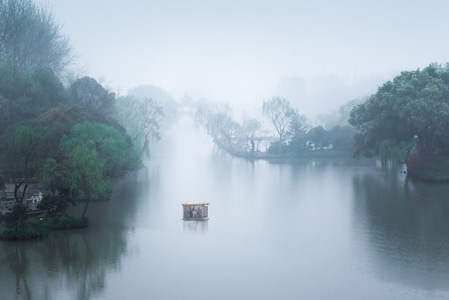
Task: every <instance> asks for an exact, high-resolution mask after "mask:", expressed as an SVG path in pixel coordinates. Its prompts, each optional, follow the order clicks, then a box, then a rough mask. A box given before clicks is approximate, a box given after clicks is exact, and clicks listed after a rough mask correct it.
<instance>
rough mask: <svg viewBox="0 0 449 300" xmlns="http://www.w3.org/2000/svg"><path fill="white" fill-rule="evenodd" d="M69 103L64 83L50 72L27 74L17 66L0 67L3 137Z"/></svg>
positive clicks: (38, 69) (0, 104)
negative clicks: (55, 107)
mask: <svg viewBox="0 0 449 300" xmlns="http://www.w3.org/2000/svg"><path fill="white" fill-rule="evenodd" d="M66 100H67V96H66V92H65V89H64V87H63V85H62V83H61V82H60V81H59V79H58V78H57V77H56V76H55V74H54V73H53V72H52V71H51V70H50V69H48V68H47V69H43V68H37V69H35V70H33V71H32V72H27V71H23V70H20V69H18V68H17V66H14V65H3V66H0V135H2V134H6V135H8V134H9V133H11V132H13V131H14V127H15V126H17V124H24V123H29V122H30V121H32V120H33V119H35V118H37V117H39V116H40V115H41V114H42V113H44V112H45V111H46V110H48V109H50V108H52V107H54V106H57V105H60V104H64V103H66ZM3 138H4V137H3Z"/></svg>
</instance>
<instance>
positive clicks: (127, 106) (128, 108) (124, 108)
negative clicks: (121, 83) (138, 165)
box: [117, 96, 164, 158]
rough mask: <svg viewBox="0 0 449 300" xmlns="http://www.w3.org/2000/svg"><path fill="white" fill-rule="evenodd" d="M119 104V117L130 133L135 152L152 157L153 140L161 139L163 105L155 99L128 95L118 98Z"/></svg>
mask: <svg viewBox="0 0 449 300" xmlns="http://www.w3.org/2000/svg"><path fill="white" fill-rule="evenodd" d="M117 106H118V109H117V110H118V115H117V118H118V120H119V122H120V123H121V124H123V126H124V127H125V128H126V130H127V132H128V134H129V135H130V137H131V140H132V144H133V145H134V152H136V153H138V154H139V155H140V156H144V155H145V156H146V157H147V158H150V143H151V141H152V140H159V139H160V125H161V122H162V120H163V119H164V110H163V107H162V105H161V104H160V103H159V102H157V101H155V100H153V99H149V98H137V97H134V96H127V97H120V98H118V99H117Z"/></svg>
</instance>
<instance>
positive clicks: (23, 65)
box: [0, 0, 73, 74]
mask: <svg viewBox="0 0 449 300" xmlns="http://www.w3.org/2000/svg"><path fill="white" fill-rule="evenodd" d="M72 60H73V55H72V50H71V47H70V45H69V41H68V39H67V38H66V37H65V36H64V35H62V34H61V27H60V26H59V25H58V23H57V22H56V21H55V18H54V16H53V14H52V13H51V12H50V11H49V10H47V9H45V8H44V7H42V6H38V5H36V4H34V3H33V2H32V1H31V0H0V64H6V63H8V62H14V63H15V64H17V65H18V66H19V68H20V69H23V70H27V71H32V70H34V69H35V68H37V67H47V68H50V69H51V70H52V71H53V72H55V73H56V74H62V73H63V71H64V70H65V68H66V67H67V66H68V65H69V64H70V63H71V62H72Z"/></svg>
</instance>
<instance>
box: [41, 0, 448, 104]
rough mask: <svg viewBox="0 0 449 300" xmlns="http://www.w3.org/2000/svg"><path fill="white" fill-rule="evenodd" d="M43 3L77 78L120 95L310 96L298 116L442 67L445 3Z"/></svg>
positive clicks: (170, 0)
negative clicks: (74, 59)
mask: <svg viewBox="0 0 449 300" xmlns="http://www.w3.org/2000/svg"><path fill="white" fill-rule="evenodd" d="M41 2H43V3H46V4H47V5H48V6H49V7H50V9H52V10H53V12H54V14H55V17H56V19H57V20H58V21H59V22H60V23H61V25H62V26H63V32H64V34H66V35H67V36H68V37H69V38H70V40H71V42H72V45H73V47H74V49H75V51H76V53H77V54H78V55H79V59H78V63H79V64H80V65H83V66H85V72H84V74H85V75H89V76H92V77H94V78H96V79H98V80H100V81H101V82H102V84H104V85H106V86H107V87H108V88H109V89H112V90H113V91H115V92H119V93H120V94H126V91H127V90H128V89H130V88H132V87H135V86H137V85H141V84H152V85H156V86H159V87H162V88H164V89H166V90H167V91H168V92H170V93H171V94H172V95H173V96H175V97H177V98H179V97H181V96H183V95H184V94H189V95H191V96H193V97H205V98H207V99H210V100H216V101H230V102H231V103H243V102H247V101H258V102H262V101H263V100H265V99H267V98H268V97H271V96H276V95H277V94H279V95H281V96H286V97H289V95H290V97H292V98H294V97H308V98H310V99H301V100H300V101H303V102H301V103H302V104H303V105H304V107H305V104H306V103H309V104H310V105H311V106H313V103H312V102H314V101H315V102H319V101H321V102H323V101H324V99H328V98H327V97H332V94H336V95H337V96H335V97H336V98H338V97H341V98H345V97H357V96H361V95H360V94H363V93H367V92H375V90H376V88H377V86H378V85H380V84H381V82H383V81H382V80H386V79H391V78H393V77H394V76H395V75H397V74H398V73H399V72H400V71H402V70H414V69H417V68H423V67H425V66H426V65H428V64H430V63H432V62H437V63H441V64H445V63H446V62H449V39H448V30H449V18H448V17H447V12H448V11H449V1H443V0H441V1H435V0H426V1H413V0H408V1H402V0H400V1H394V0H390V1H384V0H375V1H371V0H370V1H351V0H340V1H299V0H296V1H288V0H277V1H271V0H270V1H260V0H258V1H255V0H254V1H244V0H238V1H236V0H226V1H213V0H209V1H206V0H203V1H201V0H190V1H183V0H163V1H153V0H148V1H144V0H141V1H139V0H127V1H115V0H76V1H75V0H48V1H47V0H42V1H41ZM322 80H324V81H325V82H327V83H326V84H325V85H324V87H326V91H327V92H326V91H324V94H326V96H323V97H321V98H320V97H315V98H313V96H312V95H311V94H313V93H314V92H313V90H315V91H317V92H321V93H323V91H320V90H321V87H320V86H321V84H320V82H321V81H322ZM333 80H335V82H334V81H333ZM295 82H298V83H299V84H298V85H297V84H295ZM301 83H302V86H303V87H302V89H303V90H301V87H300V86H301ZM297 86H298V88H297ZM304 86H306V87H304ZM285 87H287V88H285ZM289 89H290V91H288V90H289ZM291 89H293V90H291ZM295 89H296V90H295ZM305 89H307V90H308V91H305ZM332 89H335V90H336V91H337V92H336V93H333V92H332ZM284 94H285V95H284ZM328 94H331V95H328ZM291 100H294V99H291ZM347 100H349V99H347ZM295 101H296V103H298V100H297V99H296V100H295ZM335 101H337V100H335ZM338 101H339V102H341V101H342V99H340V100H338ZM324 106H326V104H323V103H321V104H320V105H317V104H316V103H315V108H316V109H318V108H322V107H324ZM300 110H301V109H300ZM304 111H307V109H306V108H305V109H304Z"/></svg>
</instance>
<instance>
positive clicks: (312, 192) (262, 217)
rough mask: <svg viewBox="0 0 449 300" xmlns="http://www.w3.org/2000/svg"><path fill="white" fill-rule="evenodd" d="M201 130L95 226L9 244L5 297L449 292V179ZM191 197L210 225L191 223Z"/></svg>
mask: <svg viewBox="0 0 449 300" xmlns="http://www.w3.org/2000/svg"><path fill="white" fill-rule="evenodd" d="M190 125H191V124H190ZM190 125H189V123H186V124H182V126H180V127H179V128H175V130H174V131H173V133H172V137H173V138H170V139H166V140H162V142H161V143H160V145H159V146H158V147H156V148H155V149H153V151H154V152H153V157H154V159H153V161H151V162H150V163H149V165H148V167H146V168H144V169H142V170H141V171H139V172H137V173H135V174H130V175H129V176H127V177H126V178H124V179H123V180H122V181H120V182H119V183H117V184H116V186H115V191H114V195H113V197H112V199H111V200H110V201H108V202H102V203H93V204H92V206H91V207H90V208H89V217H90V227H89V228H88V229H87V230H86V229H83V230H75V231H70V232H52V233H51V234H50V236H49V237H48V238H47V239H44V240H38V241H33V242H25V243H4V242H1V243H0V293H1V294H0V298H1V299H49V300H52V299H58V300H59V299H83V300H84V299H105V300H115V299H120V300H121V299H148V298H151V299H190V298H195V299H211V298H212V299H215V300H217V299H376V300H377V299H448V298H449V288H448V285H447V282H449V252H448V251H449V250H448V249H449V234H447V232H448V229H449V204H448V203H449V201H447V195H449V186H446V185H432V184H425V183H416V182H411V181H409V180H407V179H406V176H405V175H404V174H403V173H401V172H398V171H397V170H395V169H394V168H391V169H387V170H383V169H379V168H376V164H375V163H374V162H372V161H366V160H360V161H355V160H353V159H338V158H333V159H313V160H312V159H298V160H295V161H288V162H285V161H284V162H266V161H254V162H248V161H245V160H241V159H234V158H231V157H229V156H228V155H226V154H223V153H222V152H220V151H217V150H216V149H215V148H214V147H213V145H212V143H211V141H210V140H209V139H208V138H207V137H205V136H203V135H198V136H192V135H190V133H189V132H190V129H191V128H190V129H189V126H190ZM190 127H191V126H190ZM166 146H169V147H166ZM167 149H168V150H167ZM188 201H207V202H210V203H211V211H210V214H209V218H210V220H209V221H207V222H198V221H183V220H182V207H181V203H182V202H188ZM76 209H81V207H78V208H76ZM194 283H201V285H200V286H196V285H195V284H194Z"/></svg>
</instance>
